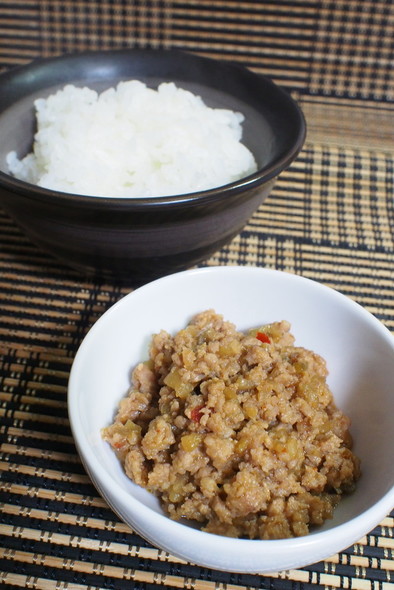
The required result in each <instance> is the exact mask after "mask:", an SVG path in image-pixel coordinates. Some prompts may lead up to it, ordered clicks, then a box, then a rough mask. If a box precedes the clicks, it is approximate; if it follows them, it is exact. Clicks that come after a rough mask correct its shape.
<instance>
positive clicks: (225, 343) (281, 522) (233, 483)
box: [103, 310, 360, 539]
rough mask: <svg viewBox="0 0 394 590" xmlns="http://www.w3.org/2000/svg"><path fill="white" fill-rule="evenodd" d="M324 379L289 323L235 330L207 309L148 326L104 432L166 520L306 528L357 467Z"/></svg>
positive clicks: (276, 533)
mask: <svg viewBox="0 0 394 590" xmlns="http://www.w3.org/2000/svg"><path fill="white" fill-rule="evenodd" d="M326 377H327V368H326V364H325V362H324V360H323V359H322V358H321V357H320V356H319V355H317V354H315V353H314V352H311V351H309V350H306V349H304V348H300V347H297V346H295V345H294V337H293V336H292V334H291V333H290V325H289V323H288V322H286V321H280V322H275V323H272V324H269V325H265V326H262V327H261V328H259V329H258V330H252V331H250V332H248V333H241V332H238V331H237V330H236V328H235V326H234V325H233V324H232V323H230V322H228V321H225V320H224V319H223V318H222V316H220V315H218V314H216V313H215V312H214V311H212V310H208V311H204V312H202V313H200V314H198V315H197V316H196V317H194V318H193V320H192V321H191V322H190V323H189V324H188V325H187V327H186V328H185V329H183V330H181V331H180V332H178V333H177V334H176V335H175V336H171V335H170V334H168V333H167V332H165V331H161V332H160V333H158V334H156V335H154V336H153V338H152V342H151V347H150V358H149V360H148V361H146V362H143V363H141V364H139V365H138V366H137V367H136V368H135V370H134V372H133V378H132V387H131V389H130V392H129V394H128V395H127V397H125V398H124V399H122V400H121V402H120V405H119V410H118V413H117V416H116V418H115V421H114V423H113V424H112V425H111V426H109V427H107V428H105V429H104V430H103V437H104V438H105V439H106V440H107V441H108V442H109V443H110V444H111V445H112V447H113V448H114V449H115V451H116V453H117V455H118V457H119V459H120V461H121V462H122V464H123V465H124V468H125V471H126V473H127V475H128V476H129V477H130V478H131V479H132V480H133V481H134V482H135V483H137V484H139V485H140V486H143V487H145V488H147V489H148V490H149V491H151V492H152V493H154V494H156V495H157V496H158V497H159V498H160V500H161V502H162V505H163V508H164V510H165V511H166V513H167V514H168V515H169V516H170V517H171V518H173V519H176V520H181V519H189V520H193V521H197V522H199V523H201V528H202V529H203V530H204V531H208V532H211V533H216V534H220V535H227V536H232V537H243V538H251V539H280V538H287V537H294V536H301V535H306V534H307V533H308V532H309V531H310V527H313V526H315V525H321V524H322V523H323V522H324V521H325V520H326V519H328V518H331V517H332V513H333V510H334V508H335V506H336V505H337V503H338V501H339V500H340V498H341V495H342V494H345V493H349V492H351V491H352V490H353V488H354V486H355V482H356V480H357V479H358V477H359V474H360V471H359V461H358V459H357V457H356V456H355V455H354V454H353V453H352V451H351V446H352V445H351V443H352V441H351V436H350V434H349V419H348V418H347V417H346V416H345V415H344V414H343V413H342V412H341V411H340V410H339V409H338V408H337V407H336V405H335V403H334V400H333V396H332V393H331V392H330V389H329V387H328V386H327V383H326Z"/></svg>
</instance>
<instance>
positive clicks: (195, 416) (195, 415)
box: [190, 405, 204, 422]
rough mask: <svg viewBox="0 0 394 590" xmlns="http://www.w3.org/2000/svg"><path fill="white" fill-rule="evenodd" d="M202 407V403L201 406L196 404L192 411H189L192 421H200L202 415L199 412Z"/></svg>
mask: <svg viewBox="0 0 394 590" xmlns="http://www.w3.org/2000/svg"><path fill="white" fill-rule="evenodd" d="M203 407H204V406H203V405H202V406H197V407H195V408H193V409H192V411H191V413H190V418H191V420H193V422H200V420H201V418H202V415H203V414H202V412H201V410H202V409H203Z"/></svg>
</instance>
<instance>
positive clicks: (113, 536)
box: [0, 0, 394, 590]
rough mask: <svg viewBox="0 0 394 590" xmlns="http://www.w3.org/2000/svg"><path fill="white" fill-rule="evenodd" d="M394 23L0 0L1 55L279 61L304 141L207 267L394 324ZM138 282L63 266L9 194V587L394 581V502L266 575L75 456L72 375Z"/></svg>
mask: <svg viewBox="0 0 394 590" xmlns="http://www.w3.org/2000/svg"><path fill="white" fill-rule="evenodd" d="M393 32H394V4H393V2H392V1H391V0H293V1H291V0H280V1H277V2H275V1H273V0H272V1H267V2H260V1H256V2H252V1H244V2H237V1H235V0H210V1H208V0H199V1H198V2H197V0H190V1H187V0H183V1H182V0H149V1H143V0H136V1H129V0H123V1H110V0H102V1H100V0H84V1H80V0H62V1H61V0H25V1H22V0H16V1H14V2H10V1H8V0H1V1H0V68H2V69H7V68H10V67H14V66H17V65H20V64H23V63H26V62H28V61H30V60H31V59H34V58H38V57H41V56H51V55H56V54H60V53H65V52H70V51H83V50H87V49H89V50H90V49H106V48H118V47H126V46H137V47H148V46H149V47H176V48H178V49H185V50H188V51H192V52H197V53H199V54H202V55H205V56H208V57H214V58H220V59H228V60H232V61H237V62H239V63H242V64H244V65H246V66H248V67H250V68H252V69H254V70H255V71H258V72H261V73H264V74H266V75H269V76H271V77H272V78H273V79H274V80H275V81H277V82H278V83H279V84H281V85H282V86H284V87H285V88H287V89H288V90H289V91H290V92H291V93H292V94H293V96H294V97H295V98H296V99H297V100H298V101H299V103H300V105H301V107H302V109H303V111H304V113H305V116H306V119H307V124H308V136H307V140H306V143H305V146H304V149H303V150H302V152H301V153H300V155H299V157H298V158H297V160H296V161H295V162H294V163H293V164H292V166H291V167H290V168H289V169H288V170H287V171H286V172H285V173H284V174H283V175H282V176H281V177H280V178H279V180H278V182H277V184H276V186H275V188H274V190H273V192H272V194H271V195H270V197H269V198H268V199H267V201H265V202H264V203H263V204H262V206H261V207H260V209H259V210H258V211H257V212H256V214H255V215H254V216H253V217H252V218H251V219H250V220H249V223H248V224H247V226H246V227H245V228H244V230H243V231H242V232H241V233H240V234H239V235H238V236H237V237H236V238H235V239H234V240H233V241H232V242H231V243H230V244H228V245H227V246H225V247H224V248H223V249H222V250H220V251H219V252H217V253H215V254H214V255H213V256H212V257H211V258H210V259H209V260H207V261H205V262H204V263H203V264H202V266H206V265H209V266H211V265H216V264H220V265H234V264H241V265H253V266H262V267H268V268H275V269H279V270H284V271H287V272H290V273H295V274H299V275H303V276H306V277H308V278H311V279H314V280H317V281H319V282H321V283H324V284H326V285H328V286H330V287H333V288H335V289H338V290H340V291H341V292H342V293H344V294H345V295H347V296H349V297H350V298H352V299H354V300H355V301H357V302H358V303H360V304H361V305H363V306H364V307H365V308H366V309H368V310H369V311H370V312H372V313H373V314H374V315H375V316H376V317H378V318H379V319H380V320H381V322H382V323H383V324H384V325H386V326H387V328H388V329H389V330H391V331H392V332H393V334H394V296H393V280H394V199H393V194H394V191H393V188H394V187H393V178H394V170H393V168H394V166H393V162H394V158H393V148H394V135H393V122H394V106H393V103H394V79H393V64H394V50H393ZM129 290H130V288H127V287H124V286H123V287H119V286H115V285H111V284H108V283H105V282H100V281H90V280H87V279H85V278H84V277H81V276H79V275H78V274H77V273H75V272H74V271H72V270H69V269H67V268H64V267H62V266H60V265H59V264H58V263H57V262H56V261H54V260H52V259H51V258H50V257H49V256H48V255H47V254H45V253H44V252H42V251H41V250H39V249H38V248H37V247H36V246H34V245H33V244H32V243H31V242H30V241H29V240H28V239H27V238H26V237H25V236H24V235H23V234H22V232H21V231H20V230H19V229H18V228H17V227H16V226H15V224H14V223H13V221H12V220H11V219H10V218H9V217H8V216H7V215H6V214H5V213H4V212H2V211H1V210H0V587H1V588H3V587H4V588H10V589H12V588H35V589H43V590H59V589H67V590H88V589H89V590H92V589H102V588H105V589H113V590H117V589H122V590H123V589H124V588H127V589H128V588H133V589H137V590H159V589H160V588H168V589H173V588H182V589H185V590H186V589H187V590H189V589H190V590H248V589H252V588H270V589H271V590H312V588H321V589H326V588H327V589H336V588H341V589H354V590H389V589H390V588H394V553H393V552H394V521H393V517H394V513H392V514H389V515H387V517H386V518H385V519H384V520H383V521H382V523H380V525H379V526H378V527H376V528H375V529H374V530H373V531H371V532H370V533H369V534H368V535H366V536H365V537H364V538H363V539H360V540H359V541H358V542H357V543H356V544H355V545H354V546H352V547H350V548H349V549H347V550H346V551H343V552H342V553H340V554H338V555H334V556H332V557H331V558H330V559H327V560H325V561H322V562H320V563H316V564H313V565H310V566H308V567H305V568H302V569H299V570H289V571H285V572H280V573H277V574H272V575H264V576H258V575H244V574H231V573H227V572H218V571H213V570H209V569H204V568H200V567H197V566H195V565H193V564H190V563H185V562H183V561H181V560H179V559H177V558H175V557H174V556H172V555H169V554H167V553H165V552H163V551H159V550H157V549H156V548H155V547H153V546H151V545H150V544H148V543H147V542H145V541H144V540H143V539H141V538H140V537H139V536H138V535H137V534H135V533H134V532H133V531H131V530H130V529H129V528H128V527H127V526H125V525H124V524H123V523H122V522H121V521H120V520H119V519H118V518H117V517H116V515H115V514H114V513H113V512H112V511H111V510H110V509H109V508H108V506H107V505H106V503H105V501H104V500H103V499H102V498H101V497H100V496H99V495H98V494H97V492H96V490H95V489H94V487H93V486H92V484H91V482H90V480H89V478H88V476H87V475H86V472H85V470H84V468H83V467H82V465H81V463H80V460H79V458H78V455H77V452H76V449H75V446H74V442H73V439H72V436H71V432H70V427H69V422H68V415H67V381H68V375H69V371H70V367H71V364H72V361H73V358H74V355H75V353H76V351H77V349H78V346H79V344H80V342H81V340H82V339H83V337H84V336H85V334H86V333H87V331H88V330H89V328H90V327H91V326H92V325H93V323H94V322H95V321H96V320H97V319H98V318H99V317H100V315H101V314H102V313H103V312H104V311H105V310H107V309H108V308H109V307H110V306H111V305H112V304H113V303H115V302H116V301H118V300H119V299H120V298H121V297H123V296H124V295H125V294H126V293H128V292H129Z"/></svg>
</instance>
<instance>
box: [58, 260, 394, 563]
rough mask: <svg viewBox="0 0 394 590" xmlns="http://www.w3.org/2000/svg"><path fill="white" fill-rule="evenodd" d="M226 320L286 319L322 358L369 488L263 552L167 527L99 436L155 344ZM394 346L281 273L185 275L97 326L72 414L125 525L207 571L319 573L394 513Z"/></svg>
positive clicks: (148, 290)
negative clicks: (158, 338)
mask: <svg viewBox="0 0 394 590" xmlns="http://www.w3.org/2000/svg"><path fill="white" fill-rule="evenodd" d="M209 308H211V309H215V311H216V312H218V313H221V314H223V315H224V317H225V318H226V319H228V320H230V321H232V322H234V323H235V324H236V326H237V328H238V329H240V330H244V329H247V328H251V327H255V326H257V325H259V324H262V323H265V322H271V321H274V320H281V319H286V320H289V321H290V322H291V324H292V331H293V333H294V335H295V336H296V343H297V344H298V345H300V346H305V347H306V348H309V349H312V350H314V351H315V352H317V353H319V354H321V355H322V356H323V357H324V358H325V359H326V360H327V363H328V367H329V370H330V376H329V385H330V387H331V389H332V391H333V393H334V397H335V399H336V403H337V405H338V406H339V407H340V408H341V409H342V410H343V411H344V412H345V413H347V414H348V415H349V416H350V417H351V419H352V434H353V437H354V440H355V447H354V451H355V452H356V454H357V455H358V456H359V457H360V458H361V465H362V477H361V479H360V481H359V483H358V486H357V489H356V491H355V492H354V493H353V494H352V495H350V496H348V497H346V498H345V499H343V500H342V502H341V503H340V505H339V507H338V508H337V509H336V511H335V516H334V519H333V520H331V521H328V522H326V524H325V525H324V526H323V527H322V528H320V529H318V530H317V531H316V532H313V533H311V534H309V535H308V536H305V537H299V538H295V539H284V540H273V541H259V540H246V539H232V538H226V537H218V536H216V535H212V534H209V533H204V532H202V531H200V530H196V529H193V528H191V527H188V526H187V525H185V524H181V523H178V522H174V521H172V520H170V519H169V518H167V517H166V516H165V515H164V514H163V512H162V510H161V508H160V506H159V502H158V501H157V499H156V498H154V497H153V496H152V495H150V494H149V493H148V492H147V491H145V490H144V489H142V488H140V487H138V486H136V485H135V484H133V483H132V482H131V481H130V480H129V479H128V478H127V477H126V476H125V474H124V472H123V469H122V467H121V466H120V464H119V462H118V460H117V458H116V457H115V454H114V452H113V451H112V450H111V449H110V447H109V445H108V443H105V442H103V440H102V439H101V435H100V430H101V428H103V427H104V426H106V425H108V424H109V423H110V422H111V420H112V418H113V416H114V413H115V410H116V407H117V404H118V402H119V400H120V399H121V398H122V397H123V396H124V395H125V394H126V392H127V390H128V387H129V380H130V373H131V370H132V369H133V367H134V366H135V364H136V363H137V362H139V361H140V360H142V359H145V358H147V348H148V343H149V340H150V337H151V335H152V334H153V333H155V332H157V331H159V330H160V329H166V330H168V331H169V332H175V331H178V330H179V329H181V328H182V327H184V326H185V324H186V323H187V322H188V320H189V319H190V318H191V316H193V315H194V314H195V313H197V312H199V311H203V310H205V309H209ZM393 384H394V339H393V337H392V335H391V334H390V332H389V331H388V330H387V329H386V328H385V327H384V326H383V325H382V324H381V323H380V322H379V321H378V320H377V319H376V318H375V317H373V316H372V315H371V314H370V313H368V312H367V311H366V310H365V309H363V308H362V307H361V306H359V305H358V304H356V303H355V302H353V301H352V300H350V299H348V298H347V297H345V296H344V295H341V294H340V293H338V292H337V291H334V290H332V289H329V288H328V287H325V286H323V285H321V284H319V283H317V282H314V281H311V280H308V279H305V278H302V277H299V276H296V275H291V274H287V273H283V272H280V271H273V270H266V269H258V268H250V267H216V268H205V269H199V270H192V271H185V272H181V273H178V274H174V275H170V276H168V277H165V278H162V279H158V280H156V281H154V282H152V283H149V284H147V285H145V286H143V287H141V288H139V289H137V290H135V291H133V292H132V293H130V294H129V295H127V296H125V297H124V298H123V299H121V300H120V301H119V302H118V303H116V304H115V305H114V306H113V307H112V308H111V309H109V310H108V311H107V312H106V313H105V314H104V315H103V316H102V317H101V318H100V319H99V320H98V321H97V323H96V324H95V325H94V326H93V328H92V329H91V330H90V332H89V333H88V334H87V336H86V338H85V340H84V341H83V343H82V345H81V347H80V349H79V351H78V353H77V355H76V358H75V361H74V363H73V367H72V370H71V375H70V381H69V399H68V403H69V415H70V421H71V426H72V431H73V434H74V437H75V441H76V444H77V447H78V451H79V453H80V456H81V459H82V461H83V463H84V465H85V467H86V470H87V472H88V473H89V475H90V477H91V479H92V481H93V483H94V484H95V485H96V487H97V489H98V491H99V492H100V493H101V495H102V496H103V497H104V498H105V499H106V501H107V502H108V504H109V505H110V506H111V507H112V509H113V510H114V511H115V512H116V513H117V514H118V515H119V516H120V518H121V519H122V520H123V521H124V522H126V523H127V524H129V525H130V527H131V528H132V529H134V530H135V531H136V532H138V533H139V534H140V535H141V536H142V537H144V538H145V539H147V540H148V541H149V542H151V543H152V544H153V545H155V546H157V547H160V548H161V549H164V550H166V551H168V552H170V553H172V554H174V555H176V556H178V557H181V558H183V559H185V560H188V561H191V562H193V563H196V564H198V565H201V566H205V567H211V568H214V569H218V570H226V571H234V572H243V573H246V572H249V573H264V572H265V573H267V572H274V571H280V570H283V569H289V568H297V567H302V566H304V565H307V564H309V563H315V562H317V561H320V560H322V559H324V558H328V557H329V556H331V555H333V554H335V553H337V552H339V551H341V550H343V549H345V548H346V547H348V546H350V545H352V544H353V543H354V542H357V541H358V540H359V539H360V538H361V537H362V536H363V535H365V534H367V533H368V532H370V531H371V530H372V529H373V528H374V527H375V526H376V525H378V524H379V523H380V521H381V520H382V519H383V518H384V517H385V516H386V515H387V514H388V513H389V511H390V510H391V509H392V507H393V506H394V456H393V455H394V453H393V446H394V445H393V436H392V434H393V416H394V386H393Z"/></svg>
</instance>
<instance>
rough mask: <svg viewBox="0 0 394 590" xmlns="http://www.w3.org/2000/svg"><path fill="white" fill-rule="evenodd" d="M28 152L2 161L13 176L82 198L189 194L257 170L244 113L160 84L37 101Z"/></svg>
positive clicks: (71, 91)
mask: <svg viewBox="0 0 394 590" xmlns="http://www.w3.org/2000/svg"><path fill="white" fill-rule="evenodd" d="M35 108H36V116H37V133H36V135H35V138H34V145H33V152H32V153H30V154H28V155H27V156H26V157H24V158H23V159H22V160H19V159H18V157H17V155H16V153H15V152H11V153H9V154H8V156H7V164H8V167H9V171H10V172H11V174H13V175H14V176H15V177H17V178H19V179H21V180H26V181H27V182H31V183H33V184H37V185H39V186H42V187H46V188H50V189H54V190H59V191H63V192H73V193H78V194H85V195H98V196H108V197H145V196H164V195H176V194H182V193H190V192H195V191H200V190H205V189H210V188H214V187H217V186H221V185H224V184H227V183H229V182H233V181H235V180H237V179H239V178H242V177H244V176H247V175H248V174H251V173H253V172H255V171H256V162H255V160H254V157H253V155H252V154H251V152H250V151H249V150H248V149H247V148H246V147H245V146H244V145H243V144H242V143H241V137H242V122H243V120H244V116H243V115H242V114H241V113H236V112H233V111H230V110H227V109H213V108H209V107H207V106H206V105H205V104H204V102H203V101H202V99H201V98H200V97H199V96H196V95H194V94H193V93H191V92H189V91H187V90H183V89H181V88H177V87H176V86H175V84H173V83H164V84H161V85H160V86H159V87H158V89H157V90H153V89H150V88H148V87H147V86H146V85H145V84H143V83H142V82H139V81H136V80H131V81H128V82H121V83H119V85H118V86H117V87H116V88H111V89H109V90H106V91H105V92H103V93H102V94H100V95H99V94H98V93H97V92H96V91H94V90H91V89H89V88H76V87H75V86H72V85H67V86H65V87H64V88H63V89H62V90H59V91H58V92H56V94H53V95H51V96H49V97H48V98H47V99H46V100H45V99H42V98H40V99H38V100H36V101H35Z"/></svg>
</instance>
